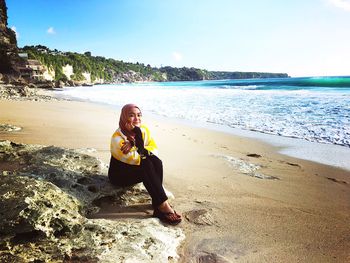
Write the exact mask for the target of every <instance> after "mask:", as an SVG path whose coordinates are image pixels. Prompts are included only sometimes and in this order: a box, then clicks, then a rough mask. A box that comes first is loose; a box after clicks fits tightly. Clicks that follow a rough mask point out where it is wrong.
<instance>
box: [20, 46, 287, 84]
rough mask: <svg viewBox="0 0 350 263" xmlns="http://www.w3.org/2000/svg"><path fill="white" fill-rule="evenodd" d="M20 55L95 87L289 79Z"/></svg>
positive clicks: (41, 49)
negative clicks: (67, 71)
mask: <svg viewBox="0 0 350 263" xmlns="http://www.w3.org/2000/svg"><path fill="white" fill-rule="evenodd" d="M20 51H21V52H26V53H28V57H29V59H36V60H39V61H40V62H41V63H42V64H43V65H45V66H46V67H47V68H49V69H51V70H53V71H54V72H55V80H56V81H58V80H62V81H67V78H68V79H69V80H73V81H84V80H85V77H84V74H85V75H86V74H90V80H91V82H92V83H96V82H98V83H114V82H135V81H193V80H209V79H244V78H275V77H278V78H281V77H288V74H285V73H261V72H222V71H208V70H204V69H198V68H193V67H191V68H187V67H183V68H175V67H170V66H166V67H161V68H155V67H151V66H150V65H149V64H148V65H145V64H143V63H128V62H123V61H121V60H115V59H112V58H104V57H101V56H92V55H91V52H85V53H84V54H79V53H75V52H62V51H58V50H56V49H55V50H50V49H49V48H47V47H45V46H42V45H37V46H25V47H23V48H22V49H20ZM66 65H70V66H72V67H73V72H74V73H73V74H72V75H71V76H66V75H65V74H63V72H62V67H64V66H66Z"/></svg>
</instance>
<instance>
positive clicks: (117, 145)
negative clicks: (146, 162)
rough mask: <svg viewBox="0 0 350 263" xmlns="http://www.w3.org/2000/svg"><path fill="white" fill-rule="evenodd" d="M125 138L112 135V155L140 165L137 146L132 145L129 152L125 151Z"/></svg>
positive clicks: (125, 161) (128, 162)
mask: <svg viewBox="0 0 350 263" xmlns="http://www.w3.org/2000/svg"><path fill="white" fill-rule="evenodd" d="M125 142H126V141H125V140H124V139H123V138H122V137H121V136H118V135H115V136H113V137H112V140H111V154H112V156H113V157H114V158H115V159H117V160H119V161H122V162H124V163H127V164H133V165H139V164H140V154H139V153H138V152H137V150H136V147H135V146H133V147H131V149H130V151H129V152H128V153H124V152H123V150H122V149H123V145H125Z"/></svg>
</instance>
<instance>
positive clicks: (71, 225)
mask: <svg viewBox="0 0 350 263" xmlns="http://www.w3.org/2000/svg"><path fill="white" fill-rule="evenodd" d="M106 169H107V167H106V165H105V164H103V163H102V162H101V161H100V160H98V159H96V158H94V157H91V156H89V155H87V154H85V153H84V150H70V149H64V148H59V147H54V146H40V145H24V144H16V143H12V142H10V141H0V171H2V172H1V173H0V236H1V239H0V261H1V262H53V261H54V262H80V261H85V262H168V261H170V262H176V260H177V257H178V256H177V253H176V248H177V246H178V245H179V244H180V242H181V241H182V240H183V238H184V235H183V233H182V231H181V229H180V228H174V227H165V226H163V225H162V224H160V222H159V220H158V219H155V218H151V217H149V218H143V219H142V218H141V219H135V218H126V219H118V220H105V219H88V217H89V215H91V214H93V213H95V212H96V211H98V209H99V205H101V204H102V203H104V202H106V201H108V202H112V203H114V204H116V205H117V206H119V207H120V209H121V210H122V208H123V207H125V206H127V205H133V204H144V203H148V202H149V198H148V194H147V193H146V191H145V190H144V188H142V187H140V186H136V187H129V188H115V187H113V186H112V185H110V184H109V182H108V178H107V176H106Z"/></svg>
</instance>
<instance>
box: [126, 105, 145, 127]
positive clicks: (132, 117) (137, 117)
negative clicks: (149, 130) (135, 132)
mask: <svg viewBox="0 0 350 263" xmlns="http://www.w3.org/2000/svg"><path fill="white" fill-rule="evenodd" d="M141 117H142V114H141V111H140V110H139V109H138V108H132V109H131V110H130V112H129V114H128V123H130V124H132V125H133V126H137V127H140V125H141Z"/></svg>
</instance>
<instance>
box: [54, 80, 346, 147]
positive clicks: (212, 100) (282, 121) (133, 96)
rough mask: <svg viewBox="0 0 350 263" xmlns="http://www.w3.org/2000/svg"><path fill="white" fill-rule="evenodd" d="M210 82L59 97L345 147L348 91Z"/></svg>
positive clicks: (87, 90) (89, 90) (103, 88)
mask: <svg viewBox="0 0 350 263" xmlns="http://www.w3.org/2000/svg"><path fill="white" fill-rule="evenodd" d="M207 83H208V82H207ZM215 83H216V86H212V87H208V86H206V87H203V86H201V83H199V82H195V83H192V86H191V85H189V83H187V84H186V87H185V86H183V85H182V86H179V85H175V86H171V85H170V83H166V85H165V83H164V84H163V85H162V84H157V85H154V84H148V85H147V87H145V86H144V85H135V84H134V85H100V86H98V87H82V88H74V89H67V90H66V89H65V90H63V91H61V92H60V94H63V95H64V96H70V97H74V98H79V99H83V100H89V101H93V102H99V103H107V104H110V105H114V106H118V107H120V106H122V105H124V104H126V103H130V102H134V103H136V104H139V105H140V107H142V109H144V110H146V111H150V112H153V113H155V114H158V115H161V116H165V117H171V118H179V119H186V120H189V121H194V122H198V123H206V122H210V123H215V124H218V125H224V126H227V127H235V128H241V129H245V130H252V131H258V132H263V133H269V134H275V135H279V136H285V137H295V138H301V139H305V140H308V141H314V142H320V143H331V144H337V145H343V146H347V147H350V106H349V101H350V92H347V91H343V92H340V91H337V92H334V91H333V90H332V89H331V90H329V89H328V88H321V87H319V88H318V89H317V90H316V91H315V90H307V89H301V90H291V89H287V88H283V87H284V86H282V87H281V88H280V89H270V90H268V89H265V90H264V89H263V87H261V86H260V85H247V86H246V87H247V88H246V89H245V88H241V87H240V86H238V88H237V87H236V88H218V86H217V81H215ZM232 87H233V86H232Z"/></svg>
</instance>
